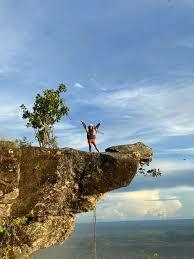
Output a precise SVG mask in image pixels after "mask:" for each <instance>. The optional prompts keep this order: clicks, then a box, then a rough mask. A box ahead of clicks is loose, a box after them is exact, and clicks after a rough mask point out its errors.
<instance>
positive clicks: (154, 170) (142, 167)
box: [137, 162, 162, 177]
mask: <svg viewBox="0 0 194 259" xmlns="http://www.w3.org/2000/svg"><path fill="white" fill-rule="evenodd" d="M146 166H149V163H147V162H141V163H140V165H139V168H138V171H137V172H138V173H139V174H142V175H144V176H147V175H149V176H152V177H157V176H161V175H162V173H161V171H160V169H159V168H151V169H148V170H146V168H145V167H146Z"/></svg>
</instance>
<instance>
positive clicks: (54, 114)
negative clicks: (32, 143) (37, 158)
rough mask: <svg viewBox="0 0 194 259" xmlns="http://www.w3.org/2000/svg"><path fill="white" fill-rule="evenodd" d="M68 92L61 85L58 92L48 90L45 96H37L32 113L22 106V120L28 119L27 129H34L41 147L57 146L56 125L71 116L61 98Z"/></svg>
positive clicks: (44, 93) (44, 92)
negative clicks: (65, 116)
mask: <svg viewBox="0 0 194 259" xmlns="http://www.w3.org/2000/svg"><path fill="white" fill-rule="evenodd" d="M66 91H67V88H66V86H65V85H64V84H60V85H59V87H58V89H57V90H54V89H46V90H45V91H43V95H40V94H37V95H36V98H35V101H34V106H33V108H32V112H30V111H29V110H28V109H27V108H26V107H25V105H24V104H22V105H21V106H20V108H21V109H22V111H23V115H22V118H23V119H28V123H27V124H26V126H27V127H32V128H34V131H35V135H36V138H37V140H38V142H39V145H40V147H56V146H57V142H56V137H54V135H53V130H54V124H55V123H56V122H60V120H61V118H62V117H63V116H64V115H68V114H69V107H68V106H66V104H65V102H64V100H63V99H62V98H61V96H60V94H61V93H63V92H66Z"/></svg>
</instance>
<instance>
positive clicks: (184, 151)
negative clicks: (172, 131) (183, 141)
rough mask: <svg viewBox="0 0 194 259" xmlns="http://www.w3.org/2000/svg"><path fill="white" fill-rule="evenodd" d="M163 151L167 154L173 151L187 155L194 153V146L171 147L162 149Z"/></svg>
mask: <svg viewBox="0 0 194 259" xmlns="http://www.w3.org/2000/svg"><path fill="white" fill-rule="evenodd" d="M160 152H161V153H167V154H172V153H175V154H176V153H180V154H182V155H183V156H184V155H185V154H186V155H188V154H189V155H190V154H191V155H192V154H194V148H193V147H188V148H169V149H161V150H160Z"/></svg>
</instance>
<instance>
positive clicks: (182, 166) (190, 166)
mask: <svg viewBox="0 0 194 259" xmlns="http://www.w3.org/2000/svg"><path fill="white" fill-rule="evenodd" d="M151 167H153V168H160V170H161V172H163V173H164V174H166V173H168V174H169V173H176V174H178V173H181V174H182V173H183V172H184V171H187V170H194V163H193V161H192V160H182V159H181V160H178V159H174V160H173V159H154V160H153V162H152V164H151Z"/></svg>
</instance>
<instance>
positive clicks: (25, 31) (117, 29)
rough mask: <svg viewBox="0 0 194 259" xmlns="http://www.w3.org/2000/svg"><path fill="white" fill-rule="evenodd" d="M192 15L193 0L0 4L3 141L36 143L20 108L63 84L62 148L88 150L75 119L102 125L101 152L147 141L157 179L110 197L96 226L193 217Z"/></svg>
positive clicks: (0, 133)
mask: <svg viewBox="0 0 194 259" xmlns="http://www.w3.org/2000/svg"><path fill="white" fill-rule="evenodd" d="M193 12H194V2H193V1H192V0H184V1H182V0H170V1H167V0H157V1H155V0H141V1H140V0H137V1H135V2H134V1H133V2H131V1H127V0H120V1H109V0H107V1H101V0H99V1H88V0H86V1H82V2H78V1H62V0H57V1H38V0H33V1H31V0H29V1H24V0H21V1H17V3H16V2H13V1H10V0H6V1H5V0H4V1H1V3H0V25H1V30H0V37H1V41H0V88H1V95H0V122H1V128H0V136H1V137H2V138H11V139H14V138H21V137H22V136H27V137H28V138H29V139H31V140H32V141H35V139H34V136H33V131H32V130H30V129H27V128H26V127H25V121H23V120H22V119H21V111H20V109H19V105H20V104H22V103H24V104H25V105H26V106H27V107H29V108H30V107H31V106H32V104H33V98H34V97H35V95H36V94H37V93H38V92H41V91H43V90H44V89H46V88H49V87H52V88H56V87H57V86H58V85H59V84H60V83H61V82H63V83H65V84H66V85H67V86H68V92H67V93H66V94H65V95H64V98H65V100H66V103H67V104H68V105H69V106H70V108H71V112H70V118H71V119H68V118H64V119H63V120H62V122H61V123H60V124H59V125H56V128H55V133H56V135H57V138H58V142H59V144H60V146H70V147H74V148H78V149H82V150H87V142H86V139H85V135H84V132H83V130H82V127H81V125H80V122H79V120H80V119H83V120H85V121H86V122H87V123H89V122H92V123H97V122H98V121H101V123H102V126H101V131H102V132H104V135H102V134H99V136H98V145H99V148H100V150H101V151H103V150H104V149H105V148H106V147H108V146H112V145H117V144H126V143H134V142H136V141H143V142H144V143H146V144H148V145H149V146H150V147H152V148H153V149H154V152H155V155H154V160H153V167H159V168H160V169H161V170H162V172H163V176H162V177H161V178H160V179H149V178H145V177H142V176H137V177H136V178H135V180H134V181H133V183H132V184H131V185H130V186H129V187H127V188H122V189H120V190H118V191H116V192H113V193H110V194H108V195H107V196H106V197H105V198H104V200H103V201H102V202H100V203H99V205H98V217H99V220H126V219H144V218H146V219H147V218H149V219H152V218H193V217H194V209H193V208H192V206H191V204H193V202H194V195H193V194H194V177H193V172H194V165H193V164H194V163H193V162H194V161H193V160H194V159H193V155H194V146H193V137H194V120H193V111H194V102H193V100H194V74H193V71H194V58H193V55H194V30H193V28H194V16H193ZM184 159H186V160H184ZM89 217H90V214H88V215H83V216H82V217H81V219H82V220H87V219H88V218H89Z"/></svg>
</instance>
